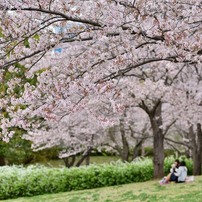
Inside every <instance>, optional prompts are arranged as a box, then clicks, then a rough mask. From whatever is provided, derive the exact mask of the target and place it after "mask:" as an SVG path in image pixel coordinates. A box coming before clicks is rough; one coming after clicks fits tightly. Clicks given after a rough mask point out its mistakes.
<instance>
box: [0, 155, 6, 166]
mask: <svg viewBox="0 0 202 202" xmlns="http://www.w3.org/2000/svg"><path fill="white" fill-rule="evenodd" d="M5 165H6V162H5V158H4V157H3V156H0V166H5Z"/></svg>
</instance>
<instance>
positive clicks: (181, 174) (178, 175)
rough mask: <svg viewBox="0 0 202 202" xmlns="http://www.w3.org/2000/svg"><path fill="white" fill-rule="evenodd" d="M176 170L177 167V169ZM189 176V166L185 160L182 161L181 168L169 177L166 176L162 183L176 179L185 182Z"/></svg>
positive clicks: (175, 180) (178, 181)
mask: <svg viewBox="0 0 202 202" xmlns="http://www.w3.org/2000/svg"><path fill="white" fill-rule="evenodd" d="M175 170H176V169H175ZM186 177H187V167H186V164H185V162H184V161H182V162H180V165H179V168H178V169H177V170H176V172H172V173H169V174H168V176H167V177H165V178H164V179H163V180H162V181H161V182H160V184H167V183H169V182H170V181H174V182H177V183H181V182H185V180H186Z"/></svg>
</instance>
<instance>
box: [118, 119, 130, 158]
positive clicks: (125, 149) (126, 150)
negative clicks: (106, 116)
mask: <svg viewBox="0 0 202 202" xmlns="http://www.w3.org/2000/svg"><path fill="white" fill-rule="evenodd" d="M120 132H121V140H122V144H123V147H122V152H121V158H122V160H123V161H129V150H130V149H129V144H128V141H127V137H126V133H125V128H124V119H121V120H120Z"/></svg>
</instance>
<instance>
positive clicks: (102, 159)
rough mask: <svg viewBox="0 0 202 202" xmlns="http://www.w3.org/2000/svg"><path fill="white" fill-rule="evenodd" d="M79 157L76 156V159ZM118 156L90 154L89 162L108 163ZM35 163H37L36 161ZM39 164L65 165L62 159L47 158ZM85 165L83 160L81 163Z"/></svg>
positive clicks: (50, 165)
mask: <svg viewBox="0 0 202 202" xmlns="http://www.w3.org/2000/svg"><path fill="white" fill-rule="evenodd" d="M78 159H79V157H77V158H76V160H77V161H78ZM119 159H120V158H119V157H118V156H91V157H90V163H91V164H103V163H110V162H114V161H117V160H119ZM36 164H37V163H36ZM40 164H42V165H45V166H49V167H65V164H64V161H63V160H60V159H58V160H49V161H46V162H40ZM81 165H85V161H84V162H83V163H82V164H81Z"/></svg>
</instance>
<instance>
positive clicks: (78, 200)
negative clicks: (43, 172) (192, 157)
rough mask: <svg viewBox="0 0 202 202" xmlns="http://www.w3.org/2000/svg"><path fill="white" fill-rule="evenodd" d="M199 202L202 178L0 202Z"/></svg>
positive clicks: (201, 195) (201, 196) (135, 184)
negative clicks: (181, 182)
mask: <svg viewBox="0 0 202 202" xmlns="http://www.w3.org/2000/svg"><path fill="white" fill-rule="evenodd" d="M132 201H141V202H144V201H146V202H156V201H157V202H158V201H159V202H178V201H182V202H202V176H200V177H195V180H194V182H189V183H183V184H176V183H170V184H168V185H164V186H160V185H159V183H158V181H157V180H155V181H148V182H143V183H132V184H126V185H121V186H113V187H104V188H97V189H90V190H82V191H72V192H65V193H58V194H48V195H41V196H35V197H30V198H29V197H24V198H18V199H13V200H2V202H132Z"/></svg>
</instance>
